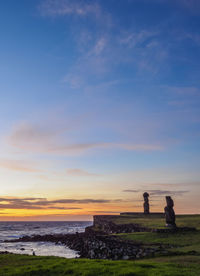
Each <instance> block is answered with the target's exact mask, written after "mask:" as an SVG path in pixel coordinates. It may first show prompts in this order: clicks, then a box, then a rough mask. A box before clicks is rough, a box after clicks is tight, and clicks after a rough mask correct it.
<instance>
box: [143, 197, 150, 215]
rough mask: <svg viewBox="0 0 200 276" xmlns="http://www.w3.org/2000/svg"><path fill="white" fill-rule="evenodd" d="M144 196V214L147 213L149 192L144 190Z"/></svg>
mask: <svg viewBox="0 0 200 276" xmlns="http://www.w3.org/2000/svg"><path fill="white" fill-rule="evenodd" d="M143 197H144V214H149V194H148V193H147V192H145V193H144V194H143Z"/></svg>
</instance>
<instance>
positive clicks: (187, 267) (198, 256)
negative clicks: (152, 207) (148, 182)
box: [0, 215, 200, 276]
mask: <svg viewBox="0 0 200 276" xmlns="http://www.w3.org/2000/svg"><path fill="white" fill-rule="evenodd" d="M131 222H133V223H139V224H142V225H144V226H149V227H152V228H157V227H163V226H164V218H161V217H160V216H158V217H154V218H152V217H145V216H143V217H138V216H135V217H133V216H121V217H118V218H117V219H116V223H131ZM177 225H178V226H192V227H196V228H197V229H198V230H197V231H190V232H179V233H155V232H139V233H128V234H118V236H119V237H120V238H121V239H128V240H132V241H140V242H142V243H143V244H144V245H147V246H148V247H149V246H151V245H153V246H155V245H156V244H157V245H158V246H159V244H162V245H164V246H165V245H166V246H167V248H168V249H167V250H169V254H168V256H156V257H154V258H151V259H150V258H146V259H143V260H134V261H133V260H129V261H109V260H89V259H65V258H58V257H39V256H26V255H14V254H8V255H0V276H11V275H12V276H53V275H54V276H60V275H75V276H76V275H80V276H81V275H84V276H98V275H99V276H100V275H102V276H103V275H104V276H109V275H115V276H119V275H121V276H200V215H179V216H177ZM52 254H53V253H52Z"/></svg>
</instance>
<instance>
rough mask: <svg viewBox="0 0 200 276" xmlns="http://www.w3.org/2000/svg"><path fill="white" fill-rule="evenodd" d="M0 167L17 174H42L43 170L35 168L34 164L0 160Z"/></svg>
mask: <svg viewBox="0 0 200 276" xmlns="http://www.w3.org/2000/svg"><path fill="white" fill-rule="evenodd" d="M0 167H1V168H5V169H8V170H11V171H17V172H27V173H34V172H41V170H39V169H36V168H34V166H33V164H32V163H29V162H27V161H26V162H23V161H21V160H9V159H0Z"/></svg>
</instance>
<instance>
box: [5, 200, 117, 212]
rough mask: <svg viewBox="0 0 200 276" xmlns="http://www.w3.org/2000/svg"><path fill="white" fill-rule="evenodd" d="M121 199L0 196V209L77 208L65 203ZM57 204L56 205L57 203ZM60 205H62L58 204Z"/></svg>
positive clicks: (87, 202) (101, 201)
mask: <svg viewBox="0 0 200 276" xmlns="http://www.w3.org/2000/svg"><path fill="white" fill-rule="evenodd" d="M120 201H121V200H120V199H119V200H118V199H116V200H109V199H57V200H47V199H45V198H6V197H5V198H4V197H2V198H0V209H23V210H24V209H27V210H47V209H55V210H76V209H77V210H79V209H82V208H81V207H77V206H75V207H74V206H66V204H78V205H79V204H96V203H97V204H99V203H101V204H104V203H105V204H106V203H112V202H120ZM57 204H58V205H57ZM60 205H62V206H60Z"/></svg>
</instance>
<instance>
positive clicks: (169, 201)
mask: <svg viewBox="0 0 200 276" xmlns="http://www.w3.org/2000/svg"><path fill="white" fill-rule="evenodd" d="M166 202H167V207H169V208H173V207H174V201H173V199H172V198H171V196H166Z"/></svg>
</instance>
